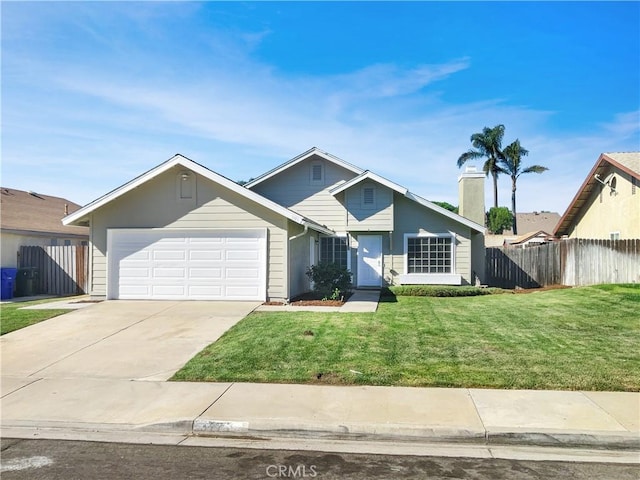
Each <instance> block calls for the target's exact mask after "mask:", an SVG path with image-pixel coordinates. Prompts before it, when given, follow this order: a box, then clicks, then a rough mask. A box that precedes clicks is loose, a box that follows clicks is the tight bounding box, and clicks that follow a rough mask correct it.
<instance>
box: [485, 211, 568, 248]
mask: <svg viewBox="0 0 640 480" xmlns="http://www.w3.org/2000/svg"><path fill="white" fill-rule="evenodd" d="M559 220H560V214H559V213H556V212H545V211H541V212H537V211H536V212H522V213H516V221H517V222H518V230H520V231H521V232H527V233H525V234H523V235H520V237H524V236H529V235H533V234H536V233H538V232H540V231H543V232H553V231H554V230H555V228H556V225H557V224H558V221H559ZM518 238H519V237H518V235H514V234H513V230H512V229H508V230H504V232H502V234H500V235H493V234H487V235H485V237H484V244H485V247H487V248H490V247H502V246H503V245H505V244H510V243H512V242H514V241H516V240H517V239H518Z"/></svg>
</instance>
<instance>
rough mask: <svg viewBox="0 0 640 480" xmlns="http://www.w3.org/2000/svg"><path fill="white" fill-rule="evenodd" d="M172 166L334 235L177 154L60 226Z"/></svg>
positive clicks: (84, 217) (80, 219) (78, 221)
mask: <svg viewBox="0 0 640 480" xmlns="http://www.w3.org/2000/svg"><path fill="white" fill-rule="evenodd" d="M176 165H180V166H182V167H184V168H187V169H189V170H191V171H193V172H195V173H197V174H199V175H201V176H203V177H204V178H207V179H208V180H211V181H212V182H214V183H217V184H219V185H222V186H223V187H225V188H228V189H229V190H231V191H233V192H235V193H237V194H238V195H241V196H243V197H245V198H247V199H249V200H252V201H254V202H256V203H258V204H259V205H262V206H263V207H265V208H267V209H269V210H271V211H273V212H275V213H278V214H280V215H282V216H283V217H285V218H288V219H289V220H291V221H293V222H295V223H298V224H300V225H302V226H306V227H309V228H311V229H313V230H316V231H318V232H321V233H325V234H328V235H330V234H332V233H334V232H333V231H332V230H331V229H329V228H327V227H325V226H323V225H320V224H318V223H316V222H314V221H313V220H310V219H308V218H306V217H304V216H302V215H300V214H298V213H296V212H294V211H293V210H289V209H288V208H285V207H283V206H282V205H278V204H277V203H275V202H273V201H271V200H269V199H267V198H265V197H263V196H262V195H259V194H257V193H255V192H252V191H251V190H247V189H246V188H244V187H242V186H240V185H238V184H237V183H236V182H234V181H233V180H230V179H228V178H227V177H224V176H222V175H220V174H218V173H216V172H214V171H213V170H209V169H208V168H207V167H205V166H203V165H200V164H199V163H196V162H194V161H193V160H190V159H188V158H187V157H185V156H183V155H180V154H176V155H174V156H173V157H172V158H170V159H169V160H167V161H166V162H163V163H161V164H160V165H158V166H157V167H155V168H152V169H151V170H149V171H147V172H145V173H143V174H142V175H140V176H138V177H136V178H134V179H133V180H131V181H129V182H127V183H125V184H124V185H122V186H120V187H118V188H116V189H115V190H112V191H111V192H109V193H107V194H106V195H103V196H102V197H100V198H98V199H96V200H94V201H93V202H91V203H89V204H87V205H85V206H84V207H82V208H81V209H79V210H78V211H76V212H74V213H72V214H71V215H69V216H67V217H65V218H64V219H63V220H62V223H64V225H79V224H81V223H83V222H86V221H87V216H88V215H89V214H90V213H91V212H94V211H95V210H97V209H99V208H100V207H102V206H104V205H106V204H107V203H109V202H112V201H113V200H115V199H116V198H119V197H121V196H122V195H124V194H125V193H127V192H129V191H131V190H133V189H134V188H137V187H139V186H140V185H142V184H144V183H146V182H148V181H149V180H151V179H152V178H155V177H157V176H158V175H161V174H162V173H164V172H166V171H168V170H170V169H171V168H173V167H175V166H176Z"/></svg>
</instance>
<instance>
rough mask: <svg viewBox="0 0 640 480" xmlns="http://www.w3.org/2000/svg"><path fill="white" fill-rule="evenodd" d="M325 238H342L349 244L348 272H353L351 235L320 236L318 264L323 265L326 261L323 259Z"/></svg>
mask: <svg viewBox="0 0 640 480" xmlns="http://www.w3.org/2000/svg"><path fill="white" fill-rule="evenodd" d="M323 238H342V239H344V241H345V242H346V244H347V270H349V271H351V241H350V238H349V235H347V234H340V233H338V234H337V235H319V236H318V259H317V260H318V263H322V262H323V261H324V259H323V258H322V245H321V242H322V239H323Z"/></svg>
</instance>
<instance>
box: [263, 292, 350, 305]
mask: <svg viewBox="0 0 640 480" xmlns="http://www.w3.org/2000/svg"><path fill="white" fill-rule="evenodd" d="M350 296H351V293H348V294H346V295H345V296H344V297H343V298H342V299H341V300H323V299H322V298H319V297H318V295H317V294H316V293H313V292H307V293H303V294H302V295H298V296H297V297H295V298H293V299H292V300H291V302H290V303H289V305H291V306H294V307H341V306H342V305H344V304H345V303H346V302H347V299H348V298H349V297H350ZM284 304H285V303H284V302H264V303H263V305H279V306H282V305H284Z"/></svg>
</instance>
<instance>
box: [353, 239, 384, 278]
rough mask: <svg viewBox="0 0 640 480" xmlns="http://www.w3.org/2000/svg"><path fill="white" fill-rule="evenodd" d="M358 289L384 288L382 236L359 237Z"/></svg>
mask: <svg viewBox="0 0 640 480" xmlns="http://www.w3.org/2000/svg"><path fill="white" fill-rule="evenodd" d="M357 283H358V287H380V286H382V235H358V282H357Z"/></svg>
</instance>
